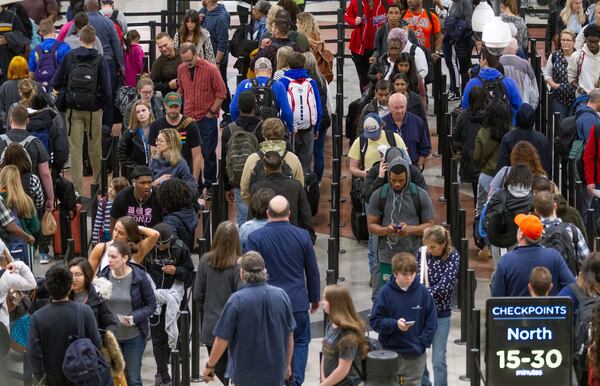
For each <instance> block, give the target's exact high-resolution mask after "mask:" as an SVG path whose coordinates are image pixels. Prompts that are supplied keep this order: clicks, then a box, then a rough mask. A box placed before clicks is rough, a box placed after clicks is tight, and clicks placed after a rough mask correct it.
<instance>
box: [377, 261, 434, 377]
mask: <svg viewBox="0 0 600 386" xmlns="http://www.w3.org/2000/svg"><path fill="white" fill-rule="evenodd" d="M417 267H418V266H417V259H416V257H415V256H414V255H413V254H411V253H407V252H402V253H399V254H397V255H395V256H394V257H393V258H392V271H393V272H394V277H393V280H390V281H389V282H388V284H387V285H385V286H384V287H382V288H381V290H380V291H379V295H377V298H376V299H375V303H373V309H372V310H371V316H370V317H369V322H370V323H371V327H373V330H375V331H377V333H378V334H379V341H380V342H381V345H382V346H383V348H384V349H386V350H392V351H395V352H397V353H398V355H399V356H400V368H399V370H398V376H399V377H402V378H403V379H404V383H403V385H405V386H421V378H422V377H423V370H425V364H426V361H427V354H426V353H425V350H426V349H427V347H430V346H431V342H432V341H433V335H434V334H435V330H436V329H437V313H436V310H435V303H434V302H433V297H432V296H431V294H430V293H429V291H428V290H427V288H426V287H425V286H424V285H423V284H421V283H420V282H419V281H418V280H417V281H415V277H416V276H417Z"/></svg>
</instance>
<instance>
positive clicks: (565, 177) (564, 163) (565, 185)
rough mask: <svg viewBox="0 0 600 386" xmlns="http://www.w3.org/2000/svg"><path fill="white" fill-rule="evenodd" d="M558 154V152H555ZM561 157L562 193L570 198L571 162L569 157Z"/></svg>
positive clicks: (566, 197)
mask: <svg viewBox="0 0 600 386" xmlns="http://www.w3.org/2000/svg"><path fill="white" fill-rule="evenodd" d="M555 154H556V153H555ZM559 158H560V194H562V196H563V197H564V198H565V199H568V194H569V162H568V159H564V158H563V157H559Z"/></svg>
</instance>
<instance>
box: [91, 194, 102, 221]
mask: <svg viewBox="0 0 600 386" xmlns="http://www.w3.org/2000/svg"><path fill="white" fill-rule="evenodd" d="M90 192H91V193H90V198H91V199H92V205H91V209H92V210H91V220H92V224H94V222H95V221H96V211H97V209H98V196H99V195H100V185H98V184H91V185H90Z"/></svg>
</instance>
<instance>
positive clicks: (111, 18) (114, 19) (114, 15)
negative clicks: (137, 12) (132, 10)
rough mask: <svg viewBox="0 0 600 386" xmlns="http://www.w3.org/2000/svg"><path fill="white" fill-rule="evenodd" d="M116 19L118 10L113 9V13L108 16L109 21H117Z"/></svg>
mask: <svg viewBox="0 0 600 386" xmlns="http://www.w3.org/2000/svg"><path fill="white" fill-rule="evenodd" d="M117 17H119V10H118V9H115V10H114V11H113V13H112V14H111V15H110V20H112V21H113V22H116V21H117Z"/></svg>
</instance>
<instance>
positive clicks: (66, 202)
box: [54, 175, 77, 212]
mask: <svg viewBox="0 0 600 386" xmlns="http://www.w3.org/2000/svg"><path fill="white" fill-rule="evenodd" d="M54 197H55V199H56V200H57V201H58V205H56V207H58V208H60V209H63V210H65V211H66V212H74V211H75V209H76V208H77V196H76V195H75V187H74V186H73V183H72V182H71V181H69V180H67V179H66V178H64V177H63V176H61V175H59V176H57V177H56V181H55V183H54Z"/></svg>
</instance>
